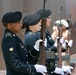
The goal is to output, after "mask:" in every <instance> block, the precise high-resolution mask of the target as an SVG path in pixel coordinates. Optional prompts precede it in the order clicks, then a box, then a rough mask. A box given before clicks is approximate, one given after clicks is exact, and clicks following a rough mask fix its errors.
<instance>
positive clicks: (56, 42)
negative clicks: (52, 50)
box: [54, 37, 59, 47]
mask: <svg viewBox="0 0 76 75" xmlns="http://www.w3.org/2000/svg"><path fill="white" fill-rule="evenodd" d="M58 39H59V37H57V38H56V41H55V43H54V46H55V47H57V46H58Z"/></svg>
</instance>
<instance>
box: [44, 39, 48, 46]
mask: <svg viewBox="0 0 76 75" xmlns="http://www.w3.org/2000/svg"><path fill="white" fill-rule="evenodd" d="M44 46H45V47H47V39H45V41H44Z"/></svg>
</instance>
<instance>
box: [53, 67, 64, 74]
mask: <svg viewBox="0 0 76 75" xmlns="http://www.w3.org/2000/svg"><path fill="white" fill-rule="evenodd" d="M54 73H56V74H61V75H64V72H63V69H62V68H57V67H56V68H55V70H54Z"/></svg>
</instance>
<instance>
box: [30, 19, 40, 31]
mask: <svg viewBox="0 0 76 75" xmlns="http://www.w3.org/2000/svg"><path fill="white" fill-rule="evenodd" d="M29 28H30V30H31V31H33V32H37V31H39V30H40V29H41V20H40V21H39V22H38V23H37V24H36V25H33V26H29Z"/></svg>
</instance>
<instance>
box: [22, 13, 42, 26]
mask: <svg viewBox="0 0 76 75" xmlns="http://www.w3.org/2000/svg"><path fill="white" fill-rule="evenodd" d="M40 19H41V15H40V14H39V13H35V14H31V15H26V16H25V17H24V18H23V25H29V26H32V25H35V24H37V23H38V22H39V21H40Z"/></svg>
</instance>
